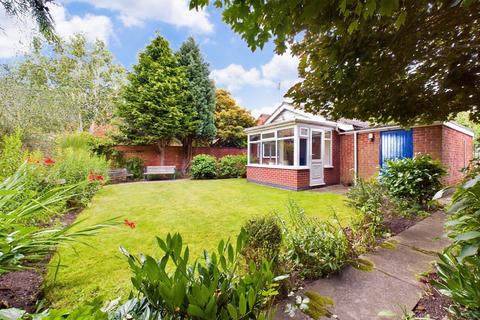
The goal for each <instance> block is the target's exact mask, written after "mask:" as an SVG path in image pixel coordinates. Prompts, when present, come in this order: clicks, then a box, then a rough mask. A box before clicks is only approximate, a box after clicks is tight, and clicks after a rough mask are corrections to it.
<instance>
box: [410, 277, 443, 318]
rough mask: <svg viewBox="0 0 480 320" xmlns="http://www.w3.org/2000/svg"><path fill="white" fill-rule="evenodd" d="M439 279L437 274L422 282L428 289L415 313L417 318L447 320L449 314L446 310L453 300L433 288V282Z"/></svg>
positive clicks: (414, 310)
mask: <svg viewBox="0 0 480 320" xmlns="http://www.w3.org/2000/svg"><path fill="white" fill-rule="evenodd" d="M435 279H437V275H436V273H430V274H429V275H428V276H426V277H425V278H424V279H422V280H421V281H422V282H423V283H425V284H426V286H427V288H426V290H425V293H424V294H423V296H422V298H421V299H420V301H418V303H417V305H416V306H415V309H413V312H414V313H415V316H416V317H426V316H427V315H429V316H430V318H431V319H432V320H442V319H446V318H447V317H446V316H447V314H448V312H447V311H446V308H448V306H449V305H450V303H451V300H450V299H449V298H448V297H446V296H444V295H442V294H441V293H439V292H438V291H437V290H436V289H435V287H433V286H432V284H431V281H432V280H435Z"/></svg>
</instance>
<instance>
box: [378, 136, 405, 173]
mask: <svg viewBox="0 0 480 320" xmlns="http://www.w3.org/2000/svg"><path fill="white" fill-rule="evenodd" d="M411 157H413V138H412V130H395V131H382V132H381V133H380V166H382V167H383V164H384V163H385V160H389V159H402V158H411Z"/></svg>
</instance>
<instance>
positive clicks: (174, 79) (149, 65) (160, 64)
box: [118, 34, 188, 152]
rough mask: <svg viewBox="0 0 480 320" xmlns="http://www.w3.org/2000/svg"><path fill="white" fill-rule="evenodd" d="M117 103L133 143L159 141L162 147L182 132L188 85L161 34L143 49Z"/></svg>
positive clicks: (122, 130)
mask: <svg viewBox="0 0 480 320" xmlns="http://www.w3.org/2000/svg"><path fill="white" fill-rule="evenodd" d="M128 80H129V83H128V84H127V85H126V86H125V89H124V92H123V101H122V103H120V104H119V106H118V115H119V116H120V119H121V125H120V131H121V132H122V134H123V135H124V137H125V138H126V139H127V140H129V141H130V142H132V143H137V144H152V143H154V144H157V145H158V147H159V149H160V151H161V152H162V151H163V148H164V147H165V146H167V145H168V143H169V142H170V141H171V140H172V139H173V138H176V137H178V136H179V135H180V130H181V123H182V108H183V106H185V101H186V93H187V92H186V91H185V90H184V88H186V87H187V86H188V83H187V77H186V73H185V69H184V68H183V67H179V66H178V64H177V59H176V58H175V56H174V55H173V53H172V50H171V49H170V44H169V43H168V41H167V40H166V39H164V38H163V37H162V36H160V35H158V34H157V36H156V37H155V39H154V40H153V41H152V42H151V43H150V44H149V45H148V46H147V47H146V48H145V50H144V51H143V52H141V53H140V55H139V59H138V63H137V64H136V65H134V66H133V71H132V72H131V73H130V74H129V75H128Z"/></svg>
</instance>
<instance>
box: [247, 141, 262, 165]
mask: <svg viewBox="0 0 480 320" xmlns="http://www.w3.org/2000/svg"><path fill="white" fill-rule="evenodd" d="M259 155H260V143H250V154H249V155H248V157H249V159H250V163H253V164H258V163H260V161H259V160H260V158H259Z"/></svg>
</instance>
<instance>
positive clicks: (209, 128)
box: [176, 37, 216, 173]
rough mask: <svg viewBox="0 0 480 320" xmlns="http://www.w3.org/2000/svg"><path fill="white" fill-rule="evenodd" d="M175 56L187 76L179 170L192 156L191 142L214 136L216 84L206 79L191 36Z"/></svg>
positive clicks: (180, 133) (183, 168)
mask: <svg viewBox="0 0 480 320" xmlns="http://www.w3.org/2000/svg"><path fill="white" fill-rule="evenodd" d="M176 56H177V60H178V65H179V66H181V67H183V68H184V69H185V72H186V76H187V80H188V81H187V87H186V88H185V90H186V91H187V96H186V100H185V104H184V106H183V108H182V120H181V130H180V132H179V136H178V138H179V139H180V140H181V141H182V146H183V164H182V172H184V173H185V172H186V171H187V169H188V166H189V165H190V162H191V159H192V147H193V142H194V141H195V140H203V141H210V140H211V139H213V138H214V137H215V133H216V129H215V123H214V112H215V87H214V85H213V83H212V81H211V80H210V79H209V75H210V71H209V69H208V64H207V63H206V62H205V61H204V59H203V56H202V54H201V52H200V48H199V47H198V45H197V44H196V43H195V40H194V39H193V38H192V37H189V38H188V39H187V40H186V41H185V42H184V43H183V44H182V46H181V47H180V49H179V50H178V52H177V53H176Z"/></svg>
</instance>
